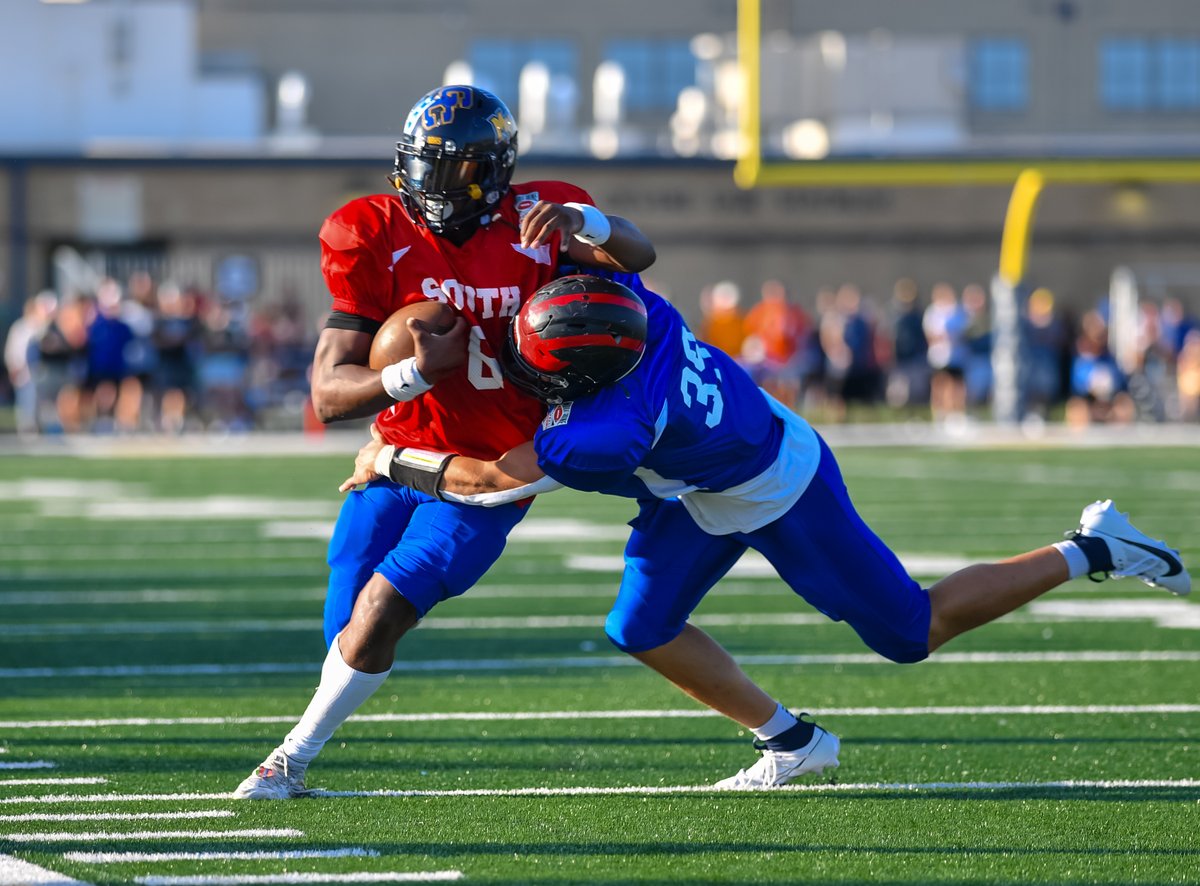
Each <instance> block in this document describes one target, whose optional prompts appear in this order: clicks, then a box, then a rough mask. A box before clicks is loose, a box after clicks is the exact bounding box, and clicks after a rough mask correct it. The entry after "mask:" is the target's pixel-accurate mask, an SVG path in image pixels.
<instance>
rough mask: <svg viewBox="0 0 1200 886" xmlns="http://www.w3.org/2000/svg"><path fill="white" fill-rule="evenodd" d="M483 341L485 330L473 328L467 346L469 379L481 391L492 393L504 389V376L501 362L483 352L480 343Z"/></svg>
mask: <svg viewBox="0 0 1200 886" xmlns="http://www.w3.org/2000/svg"><path fill="white" fill-rule="evenodd" d="M482 341H483V330H482V329H480V328H479V327H478V326H472V327H471V343H470V344H469V345H468V346H467V379H468V380H469V381H470V382H471V384H472V385H473V386H474V387H475V388H476V390H480V391H492V390H495V389H496V388H502V387H504V375H503V373H502V372H501V371H500V361H499V360H497V359H496V358H495V357H489V356H488V355H487V354H485V353H484V352H483V348H482V347H480V343H481V342H482Z"/></svg>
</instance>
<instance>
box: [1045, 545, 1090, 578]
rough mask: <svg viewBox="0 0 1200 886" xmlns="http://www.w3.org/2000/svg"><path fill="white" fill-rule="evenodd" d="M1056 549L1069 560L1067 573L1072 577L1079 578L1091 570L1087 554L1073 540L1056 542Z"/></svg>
mask: <svg viewBox="0 0 1200 886" xmlns="http://www.w3.org/2000/svg"><path fill="white" fill-rule="evenodd" d="M1054 549H1055V550H1056V551H1058V552H1059V553H1060V554H1062V555H1063V559H1064V560H1066V561H1067V574H1069V575H1070V576H1071V578H1079V576H1081V575H1087V574H1088V573H1089V572H1091V569H1089V568H1088V558H1087V554H1085V553H1084V552H1083V549H1082V548H1081V547H1079V545H1077V544H1075V542H1073V541H1059V542H1055V543H1054Z"/></svg>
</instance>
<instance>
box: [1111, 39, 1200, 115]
mask: <svg viewBox="0 0 1200 886" xmlns="http://www.w3.org/2000/svg"><path fill="white" fill-rule="evenodd" d="M1099 84H1100V102H1101V104H1102V105H1103V106H1104V107H1105V108H1107V109H1108V110H1110V111H1195V110H1200V38H1186V37H1182V38H1181V37H1166V38H1151V37H1112V38H1109V39H1107V40H1103V41H1101V43H1100V78H1099Z"/></svg>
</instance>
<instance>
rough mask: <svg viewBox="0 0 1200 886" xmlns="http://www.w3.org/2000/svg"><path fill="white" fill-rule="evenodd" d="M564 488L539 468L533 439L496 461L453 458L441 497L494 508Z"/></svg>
mask: <svg viewBox="0 0 1200 886" xmlns="http://www.w3.org/2000/svg"><path fill="white" fill-rule="evenodd" d="M561 488H562V484H561V483H558V482H556V481H555V480H552V479H550V478H549V477H547V476H546V475H545V474H543V473H542V470H541V468H539V467H538V464H537V454H536V453H535V452H534V451H533V441H532V440H531V441H529V442H528V443H522V444H521V445H520V446H516V447H514V448H512V449H510V450H509V451H508V452H506V453H504V455H502V456H500V457H499V458H498V459H496V460H495V461H480V460H479V459H476V458H464V457H462V456H458V457H457V458H454V459H452V460H451V461H450V463H449V464H447V465H446V471H445V473H444V474H443V475H442V485H441V495H442V498H444V499H446V500H448V501H457V502H461V503H463V504H472V505H483V506H484V507H493V506H495V505H501V504H508V503H509V502H514V501H520V500H521V499H523V498H529V497H530V496H531V495H537V494H538V493H541V492H552V491H553V490H555V489H561Z"/></svg>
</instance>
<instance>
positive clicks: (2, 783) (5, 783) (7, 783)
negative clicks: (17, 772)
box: [0, 776, 108, 788]
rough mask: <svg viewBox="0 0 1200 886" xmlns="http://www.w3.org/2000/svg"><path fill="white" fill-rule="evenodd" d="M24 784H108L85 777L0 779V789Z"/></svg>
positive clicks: (96, 777) (104, 781)
mask: <svg viewBox="0 0 1200 886" xmlns="http://www.w3.org/2000/svg"><path fill="white" fill-rule="evenodd" d="M26 784H108V779H107V778H102V777H100V776H87V777H84V778H65V777H64V778H0V788H6V787H12V786H13V785H26Z"/></svg>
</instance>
